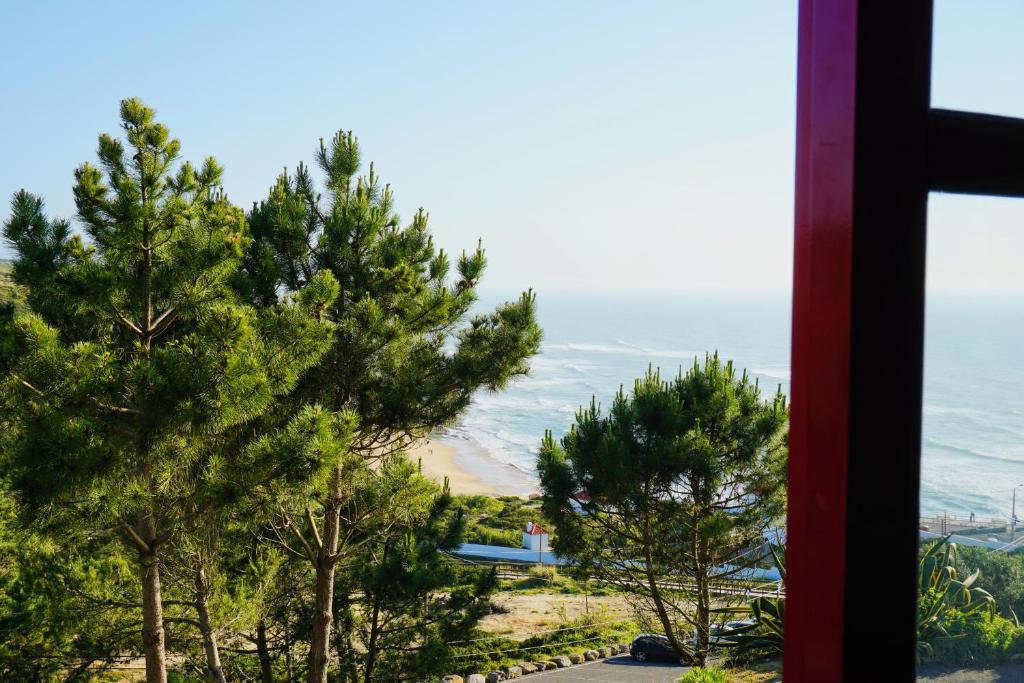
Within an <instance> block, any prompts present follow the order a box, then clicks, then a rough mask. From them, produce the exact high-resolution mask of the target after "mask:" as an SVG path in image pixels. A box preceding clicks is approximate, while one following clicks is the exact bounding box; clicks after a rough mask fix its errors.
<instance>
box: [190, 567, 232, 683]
mask: <svg viewBox="0 0 1024 683" xmlns="http://www.w3.org/2000/svg"><path fill="white" fill-rule="evenodd" d="M202 562H203V561H202V559H201V558H200V560H199V564H198V566H197V567H196V575H195V587H196V600H195V605H196V614H197V615H198V616H199V632H200V633H201V634H202V636H203V651H204V652H205V653H206V671H204V672H203V675H204V676H205V677H206V680H207V681H208V682H209V683H227V679H226V678H225V677H224V669H223V668H222V667H221V665H220V651H219V650H218V649H217V634H216V633H214V631H213V624H212V623H211V622H210V608H209V604H208V601H209V597H210V584H209V582H208V581H207V580H206V571H205V570H204V569H203V564H202Z"/></svg>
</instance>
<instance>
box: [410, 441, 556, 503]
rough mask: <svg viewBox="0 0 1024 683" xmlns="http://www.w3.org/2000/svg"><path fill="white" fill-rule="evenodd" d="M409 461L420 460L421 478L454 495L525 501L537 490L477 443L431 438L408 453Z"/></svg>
mask: <svg viewBox="0 0 1024 683" xmlns="http://www.w3.org/2000/svg"><path fill="white" fill-rule="evenodd" d="M408 457H409V458H410V459H411V460H413V461H414V462H415V461H416V460H419V461H420V463H421V467H422V469H423V474H424V475H425V476H426V477H427V478H429V479H433V480H434V481H436V482H437V483H438V484H441V483H443V482H444V478H445V477H448V485H449V488H450V489H451V492H452V493H453V494H455V495H469V496H473V495H483V496H494V497H497V496H519V497H521V498H525V497H527V496H528V495H529V494H531V493H535V492H537V491H538V490H539V486H538V484H537V482H536V481H534V480H533V479H532V478H531V477H529V476H528V475H526V474H525V473H524V472H522V471H521V470H519V469H518V468H516V467H515V466H513V465H509V464H506V463H502V462H498V461H497V460H495V459H494V458H492V457H491V456H490V454H488V452H487V450H486V449H485V448H484V447H483V446H481V445H480V444H477V443H476V442H474V441H472V440H470V439H465V438H457V437H453V436H449V435H446V434H431V435H430V436H429V437H428V438H426V439H424V440H423V441H421V442H419V443H418V444H416V445H415V446H413V447H412V448H410V449H409V453H408Z"/></svg>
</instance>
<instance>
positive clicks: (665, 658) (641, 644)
mask: <svg viewBox="0 0 1024 683" xmlns="http://www.w3.org/2000/svg"><path fill="white" fill-rule="evenodd" d="M629 654H630V656H631V657H633V659H635V660H636V661H638V662H646V661H647V660H652V661H660V662H680V663H682V661H683V655H682V653H681V652H679V650H677V649H675V648H674V647H672V643H671V642H670V641H669V639H668V638H666V637H665V636H659V635H656V634H653V633H641V634H640V635H638V636H637V637H636V638H634V639H633V642H632V643H630V645H629Z"/></svg>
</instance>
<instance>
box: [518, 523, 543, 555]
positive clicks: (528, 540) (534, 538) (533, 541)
mask: <svg viewBox="0 0 1024 683" xmlns="http://www.w3.org/2000/svg"><path fill="white" fill-rule="evenodd" d="M523 547H524V548H526V549H527V550H539V551H544V550H547V549H548V547H549V546H548V532H547V531H545V530H544V527H542V526H541V525H540V524H537V523H536V522H527V523H526V528H525V529H524V530H523Z"/></svg>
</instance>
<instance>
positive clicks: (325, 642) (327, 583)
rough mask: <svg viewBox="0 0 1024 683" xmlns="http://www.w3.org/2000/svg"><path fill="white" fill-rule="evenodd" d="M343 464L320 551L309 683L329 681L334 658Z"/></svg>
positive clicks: (332, 488) (328, 508)
mask: <svg viewBox="0 0 1024 683" xmlns="http://www.w3.org/2000/svg"><path fill="white" fill-rule="evenodd" d="M340 515H341V467H340V465H339V466H338V467H336V468H335V470H334V474H333V475H332V477H331V486H330V492H329V494H328V499H327V504H326V505H325V506H324V534H323V539H322V541H321V546H320V548H319V550H318V553H317V557H316V562H315V563H314V564H315V567H316V589H315V593H314V602H313V636H312V638H311V639H310V643H309V676H308V677H307V679H306V680H307V681H308V683H327V666H328V663H329V660H330V656H329V655H330V651H331V650H330V645H331V624H332V623H333V621H334V568H335V564H336V561H337V552H338V533H339V526H340V523H341V520H340Z"/></svg>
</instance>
